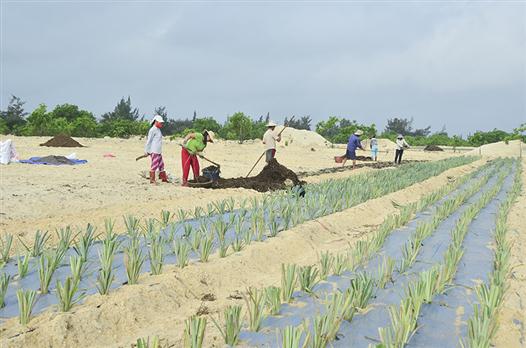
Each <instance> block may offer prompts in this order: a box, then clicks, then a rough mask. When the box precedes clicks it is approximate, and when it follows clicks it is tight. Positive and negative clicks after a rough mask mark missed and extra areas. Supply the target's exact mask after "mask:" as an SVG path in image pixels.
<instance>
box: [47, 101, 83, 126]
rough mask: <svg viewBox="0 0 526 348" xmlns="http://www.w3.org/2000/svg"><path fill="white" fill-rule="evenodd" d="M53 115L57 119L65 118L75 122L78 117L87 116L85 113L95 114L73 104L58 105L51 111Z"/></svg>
mask: <svg viewBox="0 0 526 348" xmlns="http://www.w3.org/2000/svg"><path fill="white" fill-rule="evenodd" d="M51 115H52V117H53V118H55V119H56V118H64V119H65V120H66V121H68V122H73V121H75V120H76V119H77V118H79V117H82V116H85V115H91V116H92V117H93V115H92V114H91V113H90V112H88V111H84V110H79V107H78V106H77V105H73V104H62V105H57V106H55V108H54V109H53V111H51Z"/></svg>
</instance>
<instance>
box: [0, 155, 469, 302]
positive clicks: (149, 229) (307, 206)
mask: <svg viewBox="0 0 526 348" xmlns="http://www.w3.org/2000/svg"><path fill="white" fill-rule="evenodd" d="M472 160H473V159H472V158H471V159H470V158H466V159H463V160H462V161H459V160H456V161H452V160H451V161H448V160H446V161H441V162H435V163H431V164H429V165H428V166H429V167H431V170H430V169H426V168H427V167H426V166H415V167H413V168H409V169H408V170H407V171H409V172H412V175H407V174H406V176H405V178H406V179H403V180H400V178H398V179H397V180H398V181H399V184H400V182H402V184H403V185H406V186H407V185H409V184H411V183H414V182H415V179H414V178H415V177H417V178H418V179H419V180H421V179H422V178H421V176H422V175H423V176H424V177H426V176H427V177H428V176H430V175H433V174H434V173H436V172H437V171H438V172H440V171H443V170H446V169H447V168H450V167H452V166H458V165H461V164H464V163H468V162H470V161H472ZM422 172H425V173H424V174H423V173H422ZM376 176H377V177H376ZM368 180H369V181H370V184H371V186H373V187H374V186H376V187H378V186H382V185H378V184H379V182H380V181H384V180H385V174H382V173H378V174H376V175H370V176H368ZM344 181H345V182H346V185H347V186H350V185H351V183H352V181H351V180H348V179H345V180H344ZM384 184H385V182H384ZM336 186H338V182H334V181H332V182H328V183H323V184H322V185H320V187H316V186H314V188H315V189H316V188H317V189H318V191H320V190H322V191H323V190H327V189H329V188H331V190H329V191H332V192H335V191H334V188H335V187H336ZM356 186H357V185H354V187H356ZM362 186H367V185H362ZM369 188H370V187H365V189H362V191H361V194H357V195H356V197H359V198H360V200H366V199H369V198H371V196H370V195H369V194H367V192H368V191H370V190H369ZM395 189H396V188H395V186H393V187H388V188H387V190H388V191H389V190H395ZM352 191H353V192H354V193H356V190H355V189H353V190H352ZM340 192H341V191H340ZM375 194H381V192H376V193H375ZM317 198H319V197H317ZM317 198H316V197H312V198H310V200H308V199H307V200H299V199H298V198H297V197H296V196H294V195H291V194H283V193H279V194H277V195H275V196H265V197H264V199H262V200H252V201H251V203H252V209H251V213H250V214H246V213H244V214H230V221H229V222H225V221H223V219H215V220H213V222H212V224H211V225H212V230H214V231H215V234H216V236H217V241H218V246H219V254H220V256H222V257H223V256H225V255H226V251H227V249H228V247H229V245H232V249H233V250H234V251H239V250H241V249H242V248H243V246H244V245H247V244H249V243H250V242H251V241H252V240H253V239H255V240H262V239H263V231H265V230H267V229H268V231H269V234H268V236H270V237H272V236H275V235H276V234H277V232H278V231H279V229H280V228H289V227H291V226H294V225H296V224H299V223H302V222H304V221H305V220H308V219H312V218H315V217H317V216H320V215H323V214H330V213H331V212H333V211H334V209H337V210H341V209H345V208H347V207H348V205H349V204H356V203H358V202H359V201H356V200H354V201H352V202H350V201H349V202H347V204H344V205H342V204H341V203H338V201H339V198H340V196H337V195H335V194H333V195H327V196H325V197H323V198H322V199H321V202H323V203H324V204H323V206H331V205H332V207H333V208H332V209H330V208H327V209H319V208H318V207H319V203H320V199H319V200H318V201H315V199H317ZM246 202H247V201H244V202H243V203H242V204H241V205H242V206H243V205H245V204H246ZM334 202H336V203H334ZM317 206H318V207H317ZM276 207H282V208H283V209H282V210H281V211H282V213H281V214H280V215H278V214H275V213H274V212H275V211H276ZM233 208H234V202H233V200H225V201H222V202H220V203H216V205H215V206H214V205H211V206H209V207H208V215H209V216H210V215H211V214H213V213H217V212H219V213H226V212H228V211H232V209H233ZM243 209H245V208H243V207H242V208H241V210H242V211H243ZM246 210H247V209H245V211H246ZM177 215H178V217H179V218H180V219H182V218H188V216H189V214H186V213H185V212H184V211H179V212H178V214H177ZM206 215H207V212H205V210H204V209H201V208H196V209H195V211H194V214H193V216H194V218H199V219H201V218H204V217H206ZM247 215H248V217H247V218H250V220H251V221H250V228H249V229H248V230H247V229H245V231H243V225H244V222H242V221H241V220H240V219H241V218H240V217H241V216H243V217H245V216H247ZM265 215H266V216H267V218H268V219H269V220H270V221H269V222H268V223H267V226H264V221H265ZM172 217H173V215H172V214H170V213H169V212H162V214H161V219H160V220H158V221H159V222H160V224H161V226H164V227H165V228H166V227H168V226H169V224H170V222H171V220H172ZM232 217H234V218H232ZM235 217H237V221H236V218H235ZM205 220H206V218H205ZM278 220H280V221H281V225H280V223H278ZM124 221H125V226H126V232H127V233H126V234H127V237H128V239H129V243H128V246H127V247H126V249H125V255H124V264H125V268H126V275H127V278H128V284H134V283H136V282H137V280H138V277H139V274H140V270H141V267H142V265H143V263H144V261H145V259H146V256H145V255H142V252H141V247H140V242H139V240H140V237H141V236H145V237H146V239H147V240H148V241H149V243H150V249H149V259H150V264H151V269H152V273H153V274H158V273H161V271H162V265H163V262H164V255H165V251H164V240H163V237H162V236H161V235H160V234H159V231H158V229H157V228H156V226H155V225H156V223H155V222H154V221H153V220H147V221H146V222H145V224H144V227H143V226H140V223H139V220H138V219H137V218H135V217H133V216H126V217H125V220H124ZM209 221H210V220H209ZM231 225H234V226H236V231H235V232H236V237H235V238H234V240H233V242H232V243H231V244H228V243H227V241H226V238H225V235H226V229H228V228H229V227H230V226H231ZM265 227H266V228H265ZM112 230H113V223H112V222H108V223H107V224H106V238H105V239H104V241H103V242H102V247H101V248H102V251H99V263H100V270H99V273H98V277H97V289H98V290H99V292H100V293H101V294H107V293H108V291H109V289H110V287H111V284H112V282H113V280H114V274H113V272H114V271H113V270H112V263H113V259H114V256H115V254H116V252H117V250H118V249H119V246H118V245H117V244H119V242H118V241H117V238H116V236H114V233H113V231H112ZM203 230H204V229H203V228H202V229H201V232H203ZM172 231H173V229H172ZM247 231H249V232H247ZM60 233H61V235H60V238H59V239H60V242H59V247H58V248H57V249H55V250H52V251H50V252H44V245H45V243H46V241H47V240H48V239H49V236H48V234H47V232H46V233H37V234H36V237H35V243H34V244H33V246H32V247H31V248H29V247H27V246H26V247H27V250H28V251H31V254H30V255H29V256H26V257H24V258H23V259H21V260H20V261H23V262H19V263H18V267H19V271H21V272H19V277H20V276H21V275H24V274H27V268H26V266H27V265H28V261H29V257H31V256H32V257H36V256H38V257H40V260H39V265H40V268H39V279H40V282H41V289H40V290H41V293H42V294H45V293H47V292H48V290H49V284H50V283H51V278H52V276H53V274H54V272H55V270H56V268H57V267H58V266H59V265H60V264H61V262H62V258H63V256H64V253H65V250H67V248H69V246H70V245H71V242H72V240H73V239H74V238H75V237H74V236H73V235H72V233H71V230H70V229H65V230H62V231H61V232H60ZM185 234H187V235H188V236H185V237H190V236H192V234H191V233H186V232H185ZM108 235H110V236H111V237H110V238H108ZM199 237H202V238H199ZM192 238H193V239H192V240H190V239H186V240H184V241H183V240H177V239H175V240H174V241H173V244H174V251H175V254H176V257H177V260H178V264H179V265H180V266H182V267H184V266H185V265H186V264H187V262H188V254H189V251H190V248H191V247H193V248H192V249H194V251H196V252H197V251H199V255H200V259H201V261H207V260H208V257H209V255H210V252H211V249H212V244H213V240H212V238H211V237H210V235H208V236H206V235H205V234H204V233H203V234H202V235H201V236H199V235H197V236H192ZM110 240H113V242H109V241H110ZM94 241H95V235H94V228H93V227H92V226H91V225H88V229H87V231H86V233H85V234H84V235H83V236H82V237H81V238H80V239H79V240H78V241H77V242H76V243H75V245H74V250H75V251H76V253H77V256H76V257H73V256H72V257H71V259H70V267H71V269H72V272H71V273H72V276H71V282H72V284H77V285H78V280H79V279H80V278H81V276H82V272H83V270H84V269H85V263H86V261H87V258H88V252H89V249H90V247H91V246H92V245H93V243H94ZM190 241H191V243H190ZM11 243H12V240H7V241H6V242H5V243H3V244H4V245H5V246H7V245H8V244H9V248H10V244H11ZM9 248H7V247H6V248H4V249H9ZM2 255H9V251H7V252H3V253H2ZM340 259H341V257H340ZM340 263H341V262H340ZM24 271H25V272H24ZM6 278H7V277H4V278H3V279H6ZM66 281H67V279H66ZM8 282H9V279H7V281H6V283H8ZM57 289H58V287H57ZM68 289H71V291H73V290H76V289H77V288H76V287H75V286H69V287H68ZM66 307H67V306H66Z"/></svg>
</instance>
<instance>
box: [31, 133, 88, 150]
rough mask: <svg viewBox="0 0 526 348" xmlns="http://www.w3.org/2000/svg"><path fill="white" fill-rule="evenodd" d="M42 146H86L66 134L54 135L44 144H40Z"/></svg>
mask: <svg viewBox="0 0 526 348" xmlns="http://www.w3.org/2000/svg"><path fill="white" fill-rule="evenodd" d="M40 146H49V147H84V146H83V145H82V144H80V143H79V142H78V141H76V140H74V139H73V138H71V137H70V136H68V135H65V134H59V135H57V136H54V137H53V138H51V139H49V140H48V141H46V142H45V143H43V144H40Z"/></svg>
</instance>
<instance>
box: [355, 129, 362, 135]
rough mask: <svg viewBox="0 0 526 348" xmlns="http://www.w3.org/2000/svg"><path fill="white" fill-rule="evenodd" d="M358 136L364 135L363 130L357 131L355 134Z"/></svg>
mask: <svg viewBox="0 0 526 348" xmlns="http://www.w3.org/2000/svg"><path fill="white" fill-rule="evenodd" d="M354 134H356V135H362V134H363V131H362V130H361V129H357V130H356V132H354Z"/></svg>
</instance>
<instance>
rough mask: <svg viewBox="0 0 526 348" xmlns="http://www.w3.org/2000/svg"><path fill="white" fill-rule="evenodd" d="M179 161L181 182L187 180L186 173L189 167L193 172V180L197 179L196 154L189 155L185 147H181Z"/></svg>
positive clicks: (197, 162)
mask: <svg viewBox="0 0 526 348" xmlns="http://www.w3.org/2000/svg"><path fill="white" fill-rule="evenodd" d="M181 162H182V164H183V183H186V182H188V174H189V173H190V167H192V172H193V173H194V180H197V177H198V176H199V160H198V159H197V156H196V155H191V154H190V152H188V150H186V149H185V148H182V149H181Z"/></svg>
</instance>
